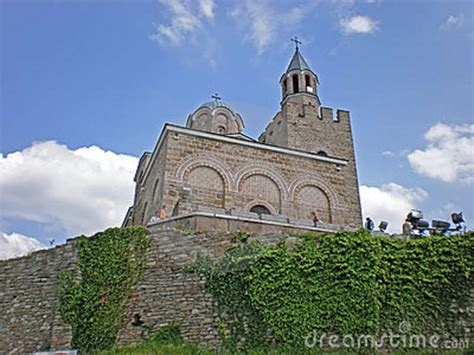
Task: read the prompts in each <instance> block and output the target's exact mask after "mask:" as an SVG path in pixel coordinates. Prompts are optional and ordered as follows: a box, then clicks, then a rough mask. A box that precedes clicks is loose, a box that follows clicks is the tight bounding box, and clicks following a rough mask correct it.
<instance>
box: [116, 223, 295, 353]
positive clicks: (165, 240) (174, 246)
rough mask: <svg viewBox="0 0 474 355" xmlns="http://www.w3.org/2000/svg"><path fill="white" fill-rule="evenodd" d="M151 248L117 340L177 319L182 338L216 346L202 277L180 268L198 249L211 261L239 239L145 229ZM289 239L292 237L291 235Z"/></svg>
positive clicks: (269, 238) (270, 239) (273, 239)
mask: <svg viewBox="0 0 474 355" xmlns="http://www.w3.org/2000/svg"><path fill="white" fill-rule="evenodd" d="M150 230H151V231H152V235H153V239H152V240H153V242H152V246H151V247H150V249H149V251H148V269H147V270H146V272H145V277H144V280H143V282H142V283H141V284H140V286H139V287H138V288H137V289H136V290H135V292H134V295H133V297H132V301H131V303H130V307H129V310H128V312H127V316H126V320H127V322H126V324H125V326H124V328H123V329H122V331H121V332H120V334H119V339H118V343H119V344H128V343H131V342H134V341H137V340H138V339H140V336H141V334H146V332H147V331H146V330H145V329H146V328H148V329H150V330H149V332H150V333H151V334H154V333H156V332H157V331H158V329H159V328H160V327H162V326H164V325H168V324H170V323H172V322H181V332H182V335H183V338H184V339H185V340H188V341H191V342H194V343H201V344H205V345H207V346H209V347H212V348H216V347H218V346H219V345H220V340H219V334H218V330H217V319H216V316H217V314H216V313H215V310H214V309H213V300H212V296H211V295H210V294H209V293H207V292H206V291H205V290H204V280H203V279H202V278H201V277H199V275H196V274H190V273H187V272H185V271H183V267H184V266H186V265H190V264H192V263H193V262H194V261H195V260H196V256H197V255H198V253H201V254H203V255H207V256H210V257H211V258H214V259H217V258H219V257H221V256H222V255H223V254H224V252H225V251H226V250H227V249H229V248H230V247H232V246H234V245H235V244H233V242H232V240H233V239H234V240H235V239H237V240H238V239H239V238H238V237H237V238H236V237H235V234H232V233H226V232H201V233H199V232H193V233H185V232H179V231H176V230H161V229H159V228H155V229H154V227H151V228H150ZM286 238H288V237H286V236H282V235H281V234H269V235H266V236H260V237H259V239H260V240H262V241H264V242H266V243H270V244H274V245H275V244H277V243H278V242H279V241H281V240H283V239H286ZM292 239H294V238H292ZM135 314H138V315H139V316H140V319H141V320H142V321H143V322H144V324H143V325H142V326H134V325H132V323H133V317H134V315H135Z"/></svg>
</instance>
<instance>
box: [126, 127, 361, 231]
mask: <svg viewBox="0 0 474 355" xmlns="http://www.w3.org/2000/svg"><path fill="white" fill-rule="evenodd" d="M334 124H338V123H334ZM191 132H192V131H191ZM164 139H165V144H163V145H162V146H161V147H160V150H159V153H158V158H157V160H156V162H155V163H153V164H154V165H152V166H151V167H150V168H149V171H150V173H149V177H148V178H147V179H146V180H145V181H144V182H143V184H142V189H143V192H142V193H141V194H140V195H139V196H138V197H137V199H136V200H135V203H134V223H133V224H134V225H144V224H146V222H148V220H149V219H150V218H151V217H152V216H153V215H157V214H158V211H159V210H160V208H161V207H160V204H161V206H166V207H167V209H168V213H171V212H172V210H174V212H175V214H183V213H189V212H192V211H196V210H197V209H198V208H199V207H200V206H201V207H202V206H213V207H222V208H224V209H231V208H234V209H236V210H237V211H242V212H248V211H249V209H250V208H251V207H252V206H253V205H256V204H260V205H264V206H266V207H267V208H268V209H269V210H270V211H271V212H272V214H281V215H283V216H287V217H290V218H309V214H310V212H311V210H316V211H318V212H320V214H321V217H322V219H323V222H331V223H333V224H336V225H340V226H344V227H347V228H358V227H361V223H362V221H361V210H360V201H359V192H358V184H357V175H356V173H355V162H354V160H353V159H352V160H350V161H349V163H348V165H347V166H343V167H341V169H340V170H338V169H337V167H336V164H334V163H330V162H325V161H321V160H315V159H311V158H306V157H300V156H295V155H289V154H286V153H284V152H275V151H269V150H267V149H263V148H264V146H263V147H262V149H258V148H255V147H250V146H245V145H241V144H237V143H230V142H223V141H218V140H214V139H210V138H206V137H198V136H194V135H190V134H189V135H188V134H184V133H176V132H168V133H167V134H166V137H165V138H164ZM202 167H206V168H208V169H213V170H214V172H215V173H217V174H218V175H220V177H221V179H222V181H223V184H224V191H222V185H221V184H220V183H219V184H217V183H216V181H217V180H219V179H218V178H217V177H216V176H217V175H216V174H213V176H212V177H210V176H206V174H204V173H203V174H199V175H200V177H198V179H196V178H195V177H193V174H194V173H193V170H195V169H201V168H202ZM155 170H156V171H155ZM204 171H205V170H202V172H204ZM153 174H159V175H160V176H162V179H163V180H164V181H163V183H162V184H160V192H159V195H160V196H162V197H161V199H153V197H152V196H153V193H152V190H153V184H154V178H152V175H153ZM207 175H209V174H207ZM196 182H199V183H200V184H202V186H192V185H193V184H194V185H195V183H196ZM214 185H215V186H217V185H219V186H218V188H216V189H214V188H213V186H214ZM304 186H314V187H316V188H317V189H320V193H311V194H304V193H301V194H299V195H298V193H299V191H300V190H301V189H302V188H303V187H304ZM185 190H187V192H185ZM314 196H325V197H326V199H327V201H326V200H325V199H322V200H321V199H317V200H314V201H313V200H311V197H314ZM222 198H223V200H224V201H222ZM145 204H146V207H147V208H146V211H145ZM328 205H329V206H328ZM144 212H145V216H144V219H143V220H144V221H145V222H144V223H142V222H141V220H142V218H141V217H140V216H142V215H143V213H144Z"/></svg>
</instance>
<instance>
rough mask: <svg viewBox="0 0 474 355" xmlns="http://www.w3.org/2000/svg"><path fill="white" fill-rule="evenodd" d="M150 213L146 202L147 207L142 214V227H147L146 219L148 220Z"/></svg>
mask: <svg viewBox="0 0 474 355" xmlns="http://www.w3.org/2000/svg"><path fill="white" fill-rule="evenodd" d="M147 211H148V202H145V207H143V212H142V218H141V220H142V222H141V223H140V224H141V225H142V226H146V221H145V218H146V213H147Z"/></svg>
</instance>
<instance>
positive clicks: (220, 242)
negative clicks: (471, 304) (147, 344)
mask: <svg viewBox="0 0 474 355" xmlns="http://www.w3.org/2000/svg"><path fill="white" fill-rule="evenodd" d="M216 221H217V219H216ZM201 222H202V221H201ZM201 222H199V221H198V220H196V221H194V223H197V224H199V223H201ZM204 223H206V222H204ZM216 223H217V222H216ZM239 223H241V222H239ZM170 226H173V224H171V225H169V226H168V227H170ZM175 226H176V225H175ZM189 226H190V227H195V225H192V224H190V225H189ZM164 227H165V226H163V224H161V225H159V224H157V225H155V226H151V227H150V228H149V229H150V232H151V240H152V244H151V247H150V248H149V249H148V252H147V260H148V261H147V262H148V264H147V268H146V271H145V274H144V279H143V281H142V282H141V283H140V284H139V285H138V286H137V287H136V288H135V290H134V292H133V295H132V298H131V300H130V303H129V307H128V310H127V313H126V316H125V320H124V323H123V324H124V326H123V328H122V329H121V331H120V332H119V336H118V338H117V342H118V343H119V344H128V343H132V342H135V341H137V340H139V339H140V338H141V336H142V335H146V334H154V333H156V332H157V331H158V329H159V328H160V327H162V326H164V325H168V324H171V323H173V322H181V331H182V334H183V337H184V339H185V340H187V341H191V342H194V343H201V344H205V345H206V346H209V347H212V348H216V347H219V346H220V345H221V343H220V339H219V334H218V330H217V322H216V316H217V314H216V313H215V309H214V308H213V300H212V296H211V295H210V294H208V293H207V292H206V291H205V289H204V287H203V286H204V280H203V279H202V278H201V277H200V276H199V275H196V274H190V273H187V272H185V270H183V267H184V266H186V265H190V264H192V263H193V262H194V261H195V259H196V256H197V255H198V253H202V254H203V255H207V256H210V257H211V258H214V259H217V258H219V257H221V256H222V255H223V254H224V252H225V251H226V250H227V249H229V248H230V247H232V246H234V245H235V244H234V243H235V240H236V238H235V234H232V233H231V232H226V231H222V230H221V231H213V232H205V231H203V232H199V231H195V232H185V231H183V230H181V231H180V230H176V229H167V228H164ZM208 227H209V225H208ZM232 230H235V229H232ZM257 235H258V239H259V240H261V241H263V242H265V243H268V244H272V245H276V244H277V243H278V242H280V241H286V242H287V243H288V244H294V243H296V242H297V238H295V237H290V236H287V235H284V234H281V233H271V234H266V235H261V234H257ZM254 238H255V237H251V238H250V240H252V239H254ZM76 261H77V254H76V247H75V239H71V240H68V242H67V243H66V244H65V245H61V246H58V247H56V248H54V249H49V250H43V251H38V252H35V253H33V254H31V255H29V256H25V257H22V258H17V259H12V260H8V261H0V353H1V354H4V353H5V354H18V353H26V352H33V351H38V350H43V349H64V348H67V347H68V346H69V344H70V341H71V332H70V329H69V327H68V326H67V325H66V324H65V323H64V322H63V321H62V319H61V316H60V314H59V312H58V304H59V298H58V275H59V273H60V272H61V271H63V270H74V268H75V264H76ZM473 297H474V289H473ZM473 311H474V310H471V311H470V313H467V314H464V315H461V316H464V318H465V320H461V322H464V323H461V324H463V326H464V327H465V328H470V329H471V332H472V331H473V330H474V329H472V326H473V324H472V312H473ZM135 315H138V316H139V317H140V320H141V321H142V322H143V324H142V325H141V326H134V325H133V319H134V317H135ZM469 320H471V321H469ZM469 322H470V323H469ZM471 334H472V333H471Z"/></svg>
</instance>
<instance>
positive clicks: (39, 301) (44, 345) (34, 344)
mask: <svg viewBox="0 0 474 355" xmlns="http://www.w3.org/2000/svg"><path fill="white" fill-rule="evenodd" d="M76 260H77V256H76V252H75V248H74V241H73V240H71V241H69V242H68V243H67V244H65V245H61V246H58V247H56V248H54V249H47V250H41V251H37V252H35V253H32V254H31V255H29V256H24V257H21V258H16V259H12V260H6V261H0V354H5V353H11V354H22V353H25V352H31V351H38V350H42V349H49V348H50V347H56V348H63V347H65V346H68V345H69V343H70V339H71V333H70V328H69V327H68V326H67V325H66V324H65V323H64V322H63V321H62V319H61V317H60V316H59V313H58V294H57V290H58V285H59V279H58V276H59V273H60V272H61V271H64V270H71V269H73V268H74V267H75V262H76Z"/></svg>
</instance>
